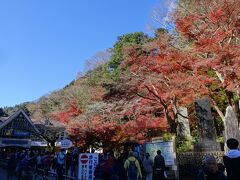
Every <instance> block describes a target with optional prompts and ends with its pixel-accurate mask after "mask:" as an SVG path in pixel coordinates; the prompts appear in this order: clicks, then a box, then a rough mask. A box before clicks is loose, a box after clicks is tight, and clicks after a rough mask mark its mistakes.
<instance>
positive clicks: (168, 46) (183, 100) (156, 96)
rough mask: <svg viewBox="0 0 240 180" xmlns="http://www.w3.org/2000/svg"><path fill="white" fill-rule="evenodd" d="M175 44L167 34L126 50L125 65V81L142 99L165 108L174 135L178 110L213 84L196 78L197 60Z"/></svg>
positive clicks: (201, 78)
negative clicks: (194, 66)
mask: <svg viewBox="0 0 240 180" xmlns="http://www.w3.org/2000/svg"><path fill="white" fill-rule="evenodd" d="M174 43H175V41H174V39H173V38H172V37H171V36H170V35H169V34H167V33H165V34H162V35H161V36H159V38H158V39H157V40H155V41H154V42H151V43H148V44H145V46H135V47H133V46H132V47H130V48H126V49H125V62H124V64H123V66H124V68H126V67H127V68H128V71H129V76H128V77H127V80H126V81H125V82H126V83H127V84H128V85H129V86H130V87H131V90H132V91H134V92H135V93H136V94H137V95H138V96H140V97H142V98H144V99H146V100H148V101H149V102H155V104H157V105H158V106H161V107H162V108H163V110H164V115H165V118H166V120H167V122H168V125H169V130H170V131H171V132H176V128H177V123H178V122H177V115H178V114H179V113H178V111H177V109H178V107H179V106H183V105H186V104H188V103H190V102H192V101H193V100H194V99H196V98H197V97H199V96H201V95H204V94H208V89H207V88H206V86H207V85H208V84H210V83H211V82H212V79H211V78H208V79H206V78H203V77H202V76H201V75H198V76H196V75H195V72H194V68H193V64H194V63H195V61H196V59H195V58H193V57H191V56H188V54H187V53H186V52H184V51H181V50H179V49H178V48H176V47H175V46H174ZM189 82H191V83H189Z"/></svg>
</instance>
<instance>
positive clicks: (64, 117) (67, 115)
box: [53, 100, 82, 123]
mask: <svg viewBox="0 0 240 180" xmlns="http://www.w3.org/2000/svg"><path fill="white" fill-rule="evenodd" d="M80 114H82V110H81V109H79V108H78V105H77V101H76V100H72V101H71V102H70V103H69V105H68V106H67V110H65V111H61V112H57V113H55V114H53V118H55V119H56V120H59V121H61V122H63V123H68V122H69V121H70V120H71V118H73V117H76V116H79V115H80Z"/></svg>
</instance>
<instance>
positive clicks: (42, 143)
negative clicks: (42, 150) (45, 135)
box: [31, 141, 47, 147]
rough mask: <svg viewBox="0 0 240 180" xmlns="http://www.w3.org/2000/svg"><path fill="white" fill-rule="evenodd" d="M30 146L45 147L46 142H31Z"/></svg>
mask: <svg viewBox="0 0 240 180" xmlns="http://www.w3.org/2000/svg"><path fill="white" fill-rule="evenodd" d="M31 146H37V147H47V142H44V141H32V142H31Z"/></svg>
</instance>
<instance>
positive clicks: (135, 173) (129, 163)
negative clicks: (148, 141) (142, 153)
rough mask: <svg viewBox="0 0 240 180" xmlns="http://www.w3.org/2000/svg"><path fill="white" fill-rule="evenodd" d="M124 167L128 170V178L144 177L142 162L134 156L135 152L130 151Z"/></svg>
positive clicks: (137, 178)
mask: <svg viewBox="0 0 240 180" xmlns="http://www.w3.org/2000/svg"><path fill="white" fill-rule="evenodd" d="M124 169H125V170H126V172H127V179H128V180H139V179H142V172H141V168H140V164H139V161H138V160H137V158H136V157H135V156H134V152H130V153H129V157H128V159H127V160H126V161H125V163H124Z"/></svg>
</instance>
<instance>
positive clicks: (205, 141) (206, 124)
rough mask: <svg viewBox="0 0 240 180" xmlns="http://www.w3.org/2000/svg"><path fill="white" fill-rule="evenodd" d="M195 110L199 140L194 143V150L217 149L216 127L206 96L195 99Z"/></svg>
mask: <svg viewBox="0 0 240 180" xmlns="http://www.w3.org/2000/svg"><path fill="white" fill-rule="evenodd" d="M195 110H196V116H197V121H198V129H199V137H200V141H199V142H198V143H196V144H195V146H194V149H195V150H196V151H218V150H220V144H219V143H217V141H216V138H217V134H216V128H215V126H214V120H213V116H212V112H211V106H210V102H209V99H208V98H207V97H204V98H201V99H198V100H196V101H195Z"/></svg>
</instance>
